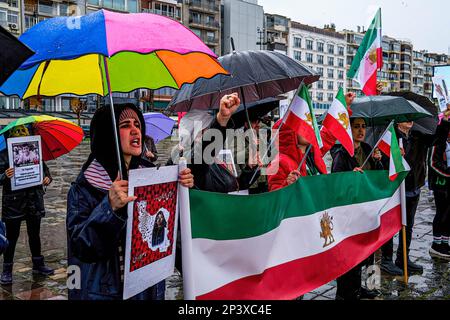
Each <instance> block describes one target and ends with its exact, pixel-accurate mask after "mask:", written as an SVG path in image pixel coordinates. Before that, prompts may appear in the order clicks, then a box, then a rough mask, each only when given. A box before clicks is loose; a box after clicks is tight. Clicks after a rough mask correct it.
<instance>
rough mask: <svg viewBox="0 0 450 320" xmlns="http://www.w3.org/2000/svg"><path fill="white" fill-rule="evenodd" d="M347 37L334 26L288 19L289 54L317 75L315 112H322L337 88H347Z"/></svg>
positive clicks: (326, 107)
mask: <svg viewBox="0 0 450 320" xmlns="http://www.w3.org/2000/svg"><path fill="white" fill-rule="evenodd" d="M346 44H347V43H346V38H345V35H343V34H340V33H338V32H336V29H335V27H334V26H333V25H330V26H326V28H324V29H321V28H317V27H312V26H308V25H305V24H301V23H298V22H294V21H292V22H291V28H290V31H289V49H288V55H289V57H291V58H293V59H295V60H297V61H299V62H302V63H303V64H304V65H306V66H307V67H309V68H311V69H313V70H315V71H316V72H317V73H319V74H320V79H319V81H317V82H315V83H313V85H312V88H311V98H312V99H313V101H314V104H315V108H316V109H317V113H323V112H325V111H326V110H327V109H328V108H329V107H330V105H331V103H332V102H333V100H334V98H335V97H336V94H337V92H338V91H339V88H343V89H344V90H345V87H346V50H347V49H346V47H347V46H346Z"/></svg>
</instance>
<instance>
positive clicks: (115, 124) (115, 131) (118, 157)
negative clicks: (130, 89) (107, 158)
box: [103, 56, 123, 179]
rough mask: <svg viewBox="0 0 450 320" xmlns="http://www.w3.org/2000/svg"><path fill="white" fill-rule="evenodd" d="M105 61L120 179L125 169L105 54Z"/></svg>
mask: <svg viewBox="0 0 450 320" xmlns="http://www.w3.org/2000/svg"><path fill="white" fill-rule="evenodd" d="M103 62H104V65H105V76H106V84H107V86H108V94H109V101H110V106H111V117H112V125H113V130H114V142H115V146H116V156H117V164H118V165H119V175H120V179H122V177H123V170H122V160H121V159H122V158H121V156H120V149H119V135H118V133H117V123H116V115H115V112H114V102H113V97H112V92H111V81H110V79H109V71H108V60H107V59H106V57H105V56H103Z"/></svg>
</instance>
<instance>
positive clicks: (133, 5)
mask: <svg viewBox="0 0 450 320" xmlns="http://www.w3.org/2000/svg"><path fill="white" fill-rule="evenodd" d="M127 5H128V6H127V9H128V11H129V12H138V5H137V0H128V3H127Z"/></svg>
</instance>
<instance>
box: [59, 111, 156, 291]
mask: <svg viewBox="0 0 450 320" xmlns="http://www.w3.org/2000/svg"><path fill="white" fill-rule="evenodd" d="M124 107H129V108H131V109H133V110H134V111H135V112H136V113H137V115H138V117H139V120H140V122H141V133H143V132H145V122H144V118H143V116H142V113H141V112H140V111H139V110H137V109H136V107H134V106H132V105H127V106H115V115H116V122H117V123H118V120H119V117H120V114H121V112H122V111H123V108H124ZM117 130H118V131H119V128H118V127H117ZM90 132H91V154H90V156H89V158H88V160H87V162H86V163H85V164H84V166H83V168H82V170H81V173H80V174H79V176H78V178H77V180H76V181H75V182H74V183H73V184H72V186H71V188H70V190H69V194H68V196H67V218H66V227H67V255H68V265H69V266H78V267H79V268H80V271H81V288H80V289H77V288H75V289H69V299H70V300H122V296H123V283H122V281H121V274H122V271H121V270H120V259H121V257H122V258H123V252H122V254H121V253H120V252H119V251H120V248H124V247H125V234H126V224H127V206H125V207H124V208H122V209H119V210H117V211H113V210H112V208H111V205H110V203H109V200H108V191H107V190H101V189H97V188H95V187H94V186H92V185H91V184H90V183H89V182H88V181H87V180H86V178H85V175H84V172H85V170H86V169H87V168H88V167H89V165H90V164H91V162H92V161H93V160H94V159H95V160H97V161H98V162H99V163H100V164H101V165H102V167H103V168H104V169H105V170H106V171H107V173H108V175H109V178H110V180H111V181H114V180H115V178H116V176H117V172H118V164H117V160H116V159H117V158H116V154H115V147H114V139H113V134H114V133H113V127H112V125H111V112H110V110H109V107H106V108H100V109H98V110H97V111H96V113H95V115H94V118H93V119H92V121H91V128H90ZM141 139H142V140H141V141H143V135H142V137H141ZM121 153H122V151H121ZM121 162H122V168H124V172H123V174H124V180H127V179H128V177H127V172H126V170H125V162H124V159H123V157H121ZM140 166H144V167H147V166H152V164H151V163H149V162H148V161H145V160H144V159H142V158H141V157H140V156H139V157H137V156H136V157H135V156H133V157H132V159H131V162H130V169H136V168H138V167H140ZM164 291H165V281H161V282H159V283H158V284H156V285H155V286H153V287H151V288H149V289H147V290H145V291H143V292H142V293H140V294H138V295H137V296H135V297H133V298H132V299H135V300H156V299H158V300H163V299H164Z"/></svg>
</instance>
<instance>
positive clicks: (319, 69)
mask: <svg viewBox="0 0 450 320" xmlns="http://www.w3.org/2000/svg"><path fill="white" fill-rule="evenodd" d="M316 70H317V73H318V74H320V76H321V77H323V68H321V67H318V68H317V69H316Z"/></svg>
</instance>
